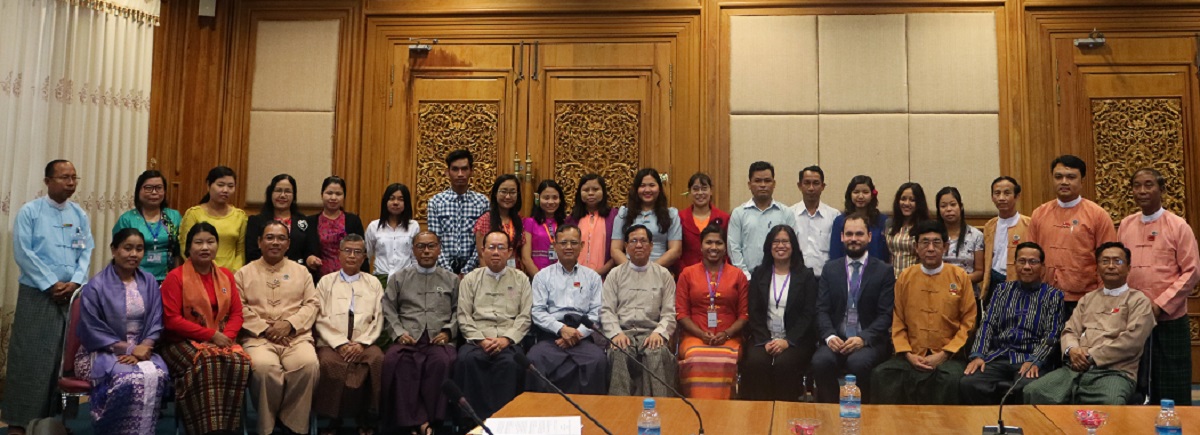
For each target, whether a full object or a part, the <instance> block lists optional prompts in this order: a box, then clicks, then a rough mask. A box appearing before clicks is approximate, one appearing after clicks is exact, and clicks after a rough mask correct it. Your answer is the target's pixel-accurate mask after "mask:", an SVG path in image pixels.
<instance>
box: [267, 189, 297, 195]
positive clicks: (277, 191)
mask: <svg viewBox="0 0 1200 435" xmlns="http://www.w3.org/2000/svg"><path fill="white" fill-rule="evenodd" d="M271 193H274V194H276V195H292V194H295V192H293V191H292V190H291V189H275V190H272V191H271Z"/></svg>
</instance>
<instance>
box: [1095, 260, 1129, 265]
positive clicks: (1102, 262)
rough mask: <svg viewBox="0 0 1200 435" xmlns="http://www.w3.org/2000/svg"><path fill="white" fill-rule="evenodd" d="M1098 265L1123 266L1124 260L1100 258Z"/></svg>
mask: <svg viewBox="0 0 1200 435" xmlns="http://www.w3.org/2000/svg"><path fill="white" fill-rule="evenodd" d="M1100 265H1101V266H1124V265H1125V260H1122V259H1120V258H1101V259H1100Z"/></svg>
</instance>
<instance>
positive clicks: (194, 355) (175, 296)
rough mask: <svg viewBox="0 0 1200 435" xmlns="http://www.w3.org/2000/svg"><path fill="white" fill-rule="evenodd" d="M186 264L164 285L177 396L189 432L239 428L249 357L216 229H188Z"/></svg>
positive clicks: (166, 336) (166, 350)
mask: <svg viewBox="0 0 1200 435" xmlns="http://www.w3.org/2000/svg"><path fill="white" fill-rule="evenodd" d="M183 246H184V256H185V257H186V258H187V260H186V261H184V262H183V265H182V266H180V267H177V268H175V270H172V271H171V272H170V273H167V279H166V281H163V286H162V305H163V341H164V342H165V343H166V345H165V346H163V359H164V360H166V363H167V367H168V368H170V370H171V377H172V378H173V379H174V380H175V400H176V401H178V406H177V409H178V412H179V416H180V419H181V420H182V421H183V422H182V426H183V428H184V431H185V432H186V433H188V434H189V435H200V434H212V433H225V434H230V433H233V431H234V430H238V431H240V430H241V420H242V401H243V395H244V394H245V393H246V384H247V383H249V382H250V356H249V355H246V352H245V351H243V350H242V347H241V346H238V345H237V344H236V343H235V342H234V339H236V338H237V335H238V331H239V330H241V329H242V298H241V296H240V295H239V291H238V288H237V281H235V280H234V278H233V272H230V271H229V269H226V268H223V267H220V266H218V265H217V264H216V263H214V262H213V258H214V257H215V256H216V253H217V252H218V250H219V248H220V243H219V236H218V234H217V229H216V228H215V227H214V226H213V225H212V224H210V223H207V222H201V223H198V224H196V225H194V226H192V228H191V229H190V230H188V232H187V241H186V243H184V245H183Z"/></svg>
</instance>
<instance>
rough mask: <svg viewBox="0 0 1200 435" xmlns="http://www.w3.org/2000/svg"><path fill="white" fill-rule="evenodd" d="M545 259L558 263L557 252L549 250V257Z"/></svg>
mask: <svg viewBox="0 0 1200 435" xmlns="http://www.w3.org/2000/svg"><path fill="white" fill-rule="evenodd" d="M547 257H549V258H550V261H558V252H557V251H555V250H553V249H551V250H550V255H547Z"/></svg>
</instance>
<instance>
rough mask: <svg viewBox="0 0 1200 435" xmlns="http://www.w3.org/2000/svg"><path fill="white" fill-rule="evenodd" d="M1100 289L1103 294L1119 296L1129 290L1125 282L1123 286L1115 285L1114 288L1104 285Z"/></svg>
mask: <svg viewBox="0 0 1200 435" xmlns="http://www.w3.org/2000/svg"><path fill="white" fill-rule="evenodd" d="M1101 291H1103V292H1104V295H1105V296H1120V295H1121V294H1123V293H1125V292H1127V291H1129V284H1125V285H1123V286H1120V287H1117V288H1114V289H1110V288H1108V287H1105V288H1103V289H1101Z"/></svg>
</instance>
